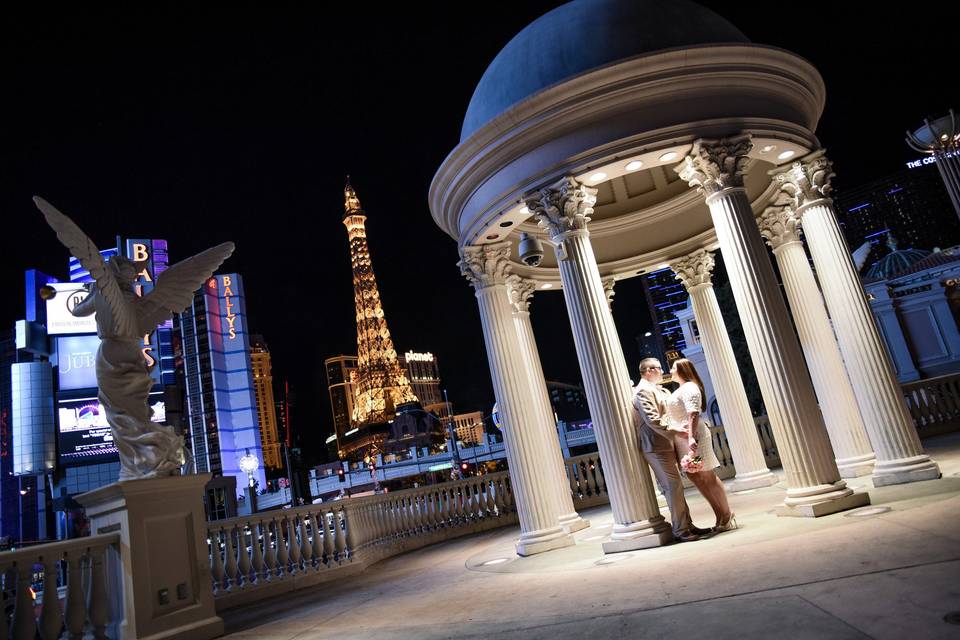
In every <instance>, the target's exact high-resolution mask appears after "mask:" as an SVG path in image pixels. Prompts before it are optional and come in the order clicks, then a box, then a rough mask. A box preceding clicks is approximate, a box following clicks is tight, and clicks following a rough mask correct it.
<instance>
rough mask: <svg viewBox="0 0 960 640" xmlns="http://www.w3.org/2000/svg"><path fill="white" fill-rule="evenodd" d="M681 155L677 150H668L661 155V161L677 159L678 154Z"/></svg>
mask: <svg viewBox="0 0 960 640" xmlns="http://www.w3.org/2000/svg"><path fill="white" fill-rule="evenodd" d="M678 155H680V154H678V153H677V152H676V151H667V152H666V153H665V154H663V155H662V156H660V162H670V161H671V160H676V159H677V156H678Z"/></svg>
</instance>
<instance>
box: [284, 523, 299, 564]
mask: <svg viewBox="0 0 960 640" xmlns="http://www.w3.org/2000/svg"><path fill="white" fill-rule="evenodd" d="M293 517H294V518H298V516H297V514H296V513H294V514H293ZM286 522H287V540H289V542H290V574H291V575H297V572H298V571H299V570H300V543H299V542H298V541H297V522H296V520H291V519H289V518H288V519H287V520H286Z"/></svg>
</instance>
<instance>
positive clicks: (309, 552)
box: [297, 513, 313, 571]
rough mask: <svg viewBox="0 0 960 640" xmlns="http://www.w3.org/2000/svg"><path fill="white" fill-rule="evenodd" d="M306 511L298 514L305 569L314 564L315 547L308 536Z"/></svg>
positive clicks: (301, 550)
mask: <svg viewBox="0 0 960 640" xmlns="http://www.w3.org/2000/svg"><path fill="white" fill-rule="evenodd" d="M306 515H307V514H305V513H300V514H297V526H298V528H299V529H300V557H302V558H303V570H304V571H306V570H307V569H308V568H310V567H312V566H313V547H312V546H310V538H308V537H307V523H306Z"/></svg>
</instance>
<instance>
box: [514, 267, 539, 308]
mask: <svg viewBox="0 0 960 640" xmlns="http://www.w3.org/2000/svg"><path fill="white" fill-rule="evenodd" d="M536 290H537V283H536V282H534V281H533V280H527V279H526V278H521V277H520V276H517V275H512V276H509V277H508V278H507V295H508V296H509V297H510V304H511V305H513V310H514V311H515V312H517V313H530V303H531V302H532V300H531V298H533V292H534V291H536Z"/></svg>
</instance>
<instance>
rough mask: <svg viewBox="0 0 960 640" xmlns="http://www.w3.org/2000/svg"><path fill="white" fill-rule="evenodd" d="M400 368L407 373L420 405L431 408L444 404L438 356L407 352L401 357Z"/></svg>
mask: <svg viewBox="0 0 960 640" xmlns="http://www.w3.org/2000/svg"><path fill="white" fill-rule="evenodd" d="M400 366H401V367H403V369H404V370H405V371H406V373H407V379H408V380H409V381H410V386H411V387H412V388H413V394H414V395H415V396H417V399H418V400H420V404H422V405H423V406H424V407H429V406H431V405H435V404H440V403H442V402H443V392H442V391H441V390H440V369H439V367H438V364H437V358H436V356H434V355H433V354H432V353H429V352H427V353H418V352H416V351H407V352H406V353H404V354H403V355H402V356H400Z"/></svg>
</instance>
